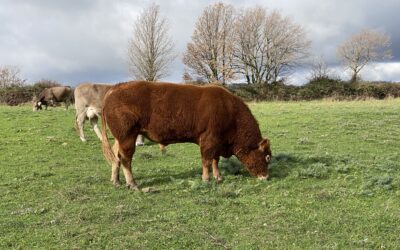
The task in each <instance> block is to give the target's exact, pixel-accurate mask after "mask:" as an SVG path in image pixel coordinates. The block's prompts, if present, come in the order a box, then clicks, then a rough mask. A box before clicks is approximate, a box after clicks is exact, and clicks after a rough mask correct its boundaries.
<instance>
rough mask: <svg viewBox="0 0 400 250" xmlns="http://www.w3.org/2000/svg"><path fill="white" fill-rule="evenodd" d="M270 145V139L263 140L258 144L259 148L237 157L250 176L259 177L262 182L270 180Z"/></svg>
mask: <svg viewBox="0 0 400 250" xmlns="http://www.w3.org/2000/svg"><path fill="white" fill-rule="evenodd" d="M270 145H271V144H270V141H269V140H268V139H262V140H261V141H260V142H259V143H258V147H254V148H252V149H250V150H249V151H247V152H242V153H240V154H239V155H237V156H238V158H239V160H240V161H241V162H242V163H243V164H244V165H245V166H246V168H247V170H248V171H249V172H250V174H252V175H253V176H256V177H258V178H259V179H260V180H266V179H268V164H269V163H270V161H271V159H272V152H271V146H270Z"/></svg>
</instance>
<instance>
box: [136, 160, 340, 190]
mask: <svg viewBox="0 0 400 250" xmlns="http://www.w3.org/2000/svg"><path fill="white" fill-rule="evenodd" d="M334 163H335V159H334V158H332V157H330V156H315V155H305V156H295V155H293V154H287V153H280V154H277V155H276V156H274V157H273V160H272V162H271V164H270V165H269V176H270V178H271V179H273V178H277V179H284V178H286V177H287V176H288V175H289V174H290V173H291V172H292V171H299V170H302V169H307V168H309V167H311V168H313V167H315V166H322V167H329V166H332V165H333V164H334ZM219 169H220V172H221V175H222V177H227V176H237V175H241V176H243V177H245V178H252V176H251V175H250V173H249V172H248V171H247V169H246V168H245V167H244V166H243V164H242V163H241V162H240V161H239V160H238V159H237V158H236V157H231V158H229V159H225V158H221V160H220V163H219ZM201 172H202V170H201V166H200V165H199V166H198V168H191V169H188V170H187V171H182V172H179V173H172V172H169V173H168V174H163V175H157V174H154V175H149V176H145V177H142V178H141V180H140V181H139V182H140V186H142V187H144V186H152V185H162V184H166V183H172V182H173V181H174V180H188V179H191V178H194V177H196V178H201V177H200V176H201ZM310 174H311V175H312V176H309V175H310ZM300 175H301V176H300V177H301V178H303V177H305V178H308V177H315V178H323V177H324V176H323V175H320V170H319V169H316V171H315V172H312V173H305V174H303V175H302V174H300ZM212 179H213V178H212V173H210V181H211V180H212Z"/></svg>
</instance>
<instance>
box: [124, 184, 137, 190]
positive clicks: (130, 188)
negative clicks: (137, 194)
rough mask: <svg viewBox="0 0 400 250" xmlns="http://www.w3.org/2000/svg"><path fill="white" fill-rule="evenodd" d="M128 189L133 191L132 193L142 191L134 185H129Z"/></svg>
mask: <svg viewBox="0 0 400 250" xmlns="http://www.w3.org/2000/svg"><path fill="white" fill-rule="evenodd" d="M126 187H127V188H128V189H129V190H132V191H140V189H139V188H138V186H136V185H134V184H128V185H126Z"/></svg>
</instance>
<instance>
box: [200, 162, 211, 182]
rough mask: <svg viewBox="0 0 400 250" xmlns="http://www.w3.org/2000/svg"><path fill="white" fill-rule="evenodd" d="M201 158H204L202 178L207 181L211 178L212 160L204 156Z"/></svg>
mask: <svg viewBox="0 0 400 250" xmlns="http://www.w3.org/2000/svg"><path fill="white" fill-rule="evenodd" d="M201 160H202V165H203V174H202V175H201V179H202V180H203V181H204V182H207V181H209V180H210V175H209V170H210V166H211V163H212V160H209V159H205V158H202V159H201Z"/></svg>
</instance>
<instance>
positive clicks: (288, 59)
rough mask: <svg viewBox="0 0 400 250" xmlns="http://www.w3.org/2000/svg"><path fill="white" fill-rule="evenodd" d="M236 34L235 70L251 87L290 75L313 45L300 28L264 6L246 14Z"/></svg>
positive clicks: (239, 19)
mask: <svg viewBox="0 0 400 250" xmlns="http://www.w3.org/2000/svg"><path fill="white" fill-rule="evenodd" d="M235 30H236V32H235V34H236V39H235V41H236V42H235V53H234V55H235V66H236V69H237V71H238V72H239V73H241V74H243V75H244V77H245V79H246V81H247V83H249V84H250V83H256V84H261V83H271V82H275V81H277V80H279V78H282V77H283V76H285V75H288V74H289V73H290V72H291V70H292V69H293V67H295V66H297V65H298V64H299V63H300V62H301V60H302V59H304V58H305V57H306V56H307V55H308V49H309V47H310V44H311V42H310V41H309V40H308V39H307V38H306V34H305V31H304V29H303V28H302V27H301V26H300V25H297V24H295V23H293V22H292V21H291V20H290V19H289V18H287V17H283V16H282V15H281V14H280V13H279V12H277V11H273V12H271V13H268V12H267V11H266V9H265V8H263V7H260V6H256V7H254V8H249V9H246V10H244V11H243V12H242V13H241V14H240V15H239V17H238V18H237V21H236V29H235Z"/></svg>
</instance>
